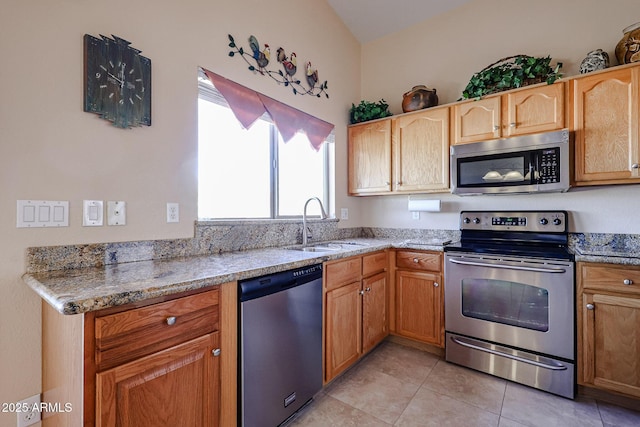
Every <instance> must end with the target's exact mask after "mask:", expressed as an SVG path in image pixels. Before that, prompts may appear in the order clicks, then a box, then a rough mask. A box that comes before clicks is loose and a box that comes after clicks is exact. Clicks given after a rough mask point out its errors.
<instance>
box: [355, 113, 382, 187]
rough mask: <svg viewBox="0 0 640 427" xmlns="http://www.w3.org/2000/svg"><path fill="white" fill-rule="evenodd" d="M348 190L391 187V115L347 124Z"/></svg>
mask: <svg viewBox="0 0 640 427" xmlns="http://www.w3.org/2000/svg"><path fill="white" fill-rule="evenodd" d="M348 156H349V166H348V167H349V194H351V195H368V194H380V193H385V192H389V191H391V119H382V120H376V121H373V122H367V123H362V124H358V125H354V126H350V127H349V153H348Z"/></svg>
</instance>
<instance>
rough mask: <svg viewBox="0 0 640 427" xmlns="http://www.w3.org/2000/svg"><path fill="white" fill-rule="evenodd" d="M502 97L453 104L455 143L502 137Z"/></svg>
mask: <svg viewBox="0 0 640 427" xmlns="http://www.w3.org/2000/svg"><path fill="white" fill-rule="evenodd" d="M500 123H501V111H500V97H499V96H493V97H489V98H483V99H479V100H477V101H468V102H463V103H460V104H456V105H454V106H453V144H465V143H467V142H476V141H485V140H488V139H495V138H500V135H501V132H500Z"/></svg>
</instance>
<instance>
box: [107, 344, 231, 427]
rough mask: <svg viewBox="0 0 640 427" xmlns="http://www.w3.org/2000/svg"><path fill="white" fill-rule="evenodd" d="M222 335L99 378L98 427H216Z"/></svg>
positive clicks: (171, 350) (156, 356)
mask: <svg viewBox="0 0 640 427" xmlns="http://www.w3.org/2000/svg"><path fill="white" fill-rule="evenodd" d="M219 341H220V337H219V333H218V332H215V333H211V334H207V335H204V336H202V337H200V338H196V339H194V340H191V341H188V342H186V343H184V344H180V345H177V346H174V347H171V348H168V349H166V350H163V351H160V352H157V353H154V354H152V355H150V356H147V357H143V358H140V359H137V360H134V361H132V362H129V363H126V364H124V365H120V366H117V367H115V368H112V369H109V370H106V371H104V372H100V373H98V374H97V375H96V418H97V419H96V426H122V427H128V426H130V427H134V426H135V427H157V426H178V425H188V426H194V427H205V426H217V425H218V416H219V414H218V403H219V401H220V399H219V389H220V387H219V381H220V378H219V376H220V373H219V370H220V368H219V363H218V358H217V357H214V356H213V355H212V349H218V348H219V345H220V344H219Z"/></svg>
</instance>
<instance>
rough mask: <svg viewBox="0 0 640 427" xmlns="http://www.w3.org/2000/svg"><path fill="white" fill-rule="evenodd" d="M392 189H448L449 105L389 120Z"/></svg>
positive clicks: (412, 190) (432, 190) (413, 190)
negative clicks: (392, 163) (391, 150)
mask: <svg viewBox="0 0 640 427" xmlns="http://www.w3.org/2000/svg"><path fill="white" fill-rule="evenodd" d="M393 143H394V150H393V158H394V160H393V162H394V167H395V168H394V183H393V187H394V190H395V191H407V192H416V191H429V192H437V191H449V109H448V108H436V109H428V110H425V111H421V112H420V113H413V114H410V115H407V116H402V117H399V118H397V119H394V120H393Z"/></svg>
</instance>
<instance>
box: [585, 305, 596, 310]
mask: <svg viewBox="0 0 640 427" xmlns="http://www.w3.org/2000/svg"><path fill="white" fill-rule="evenodd" d="M594 308H595V306H594V305H593V304H587V310H593V309H594Z"/></svg>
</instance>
